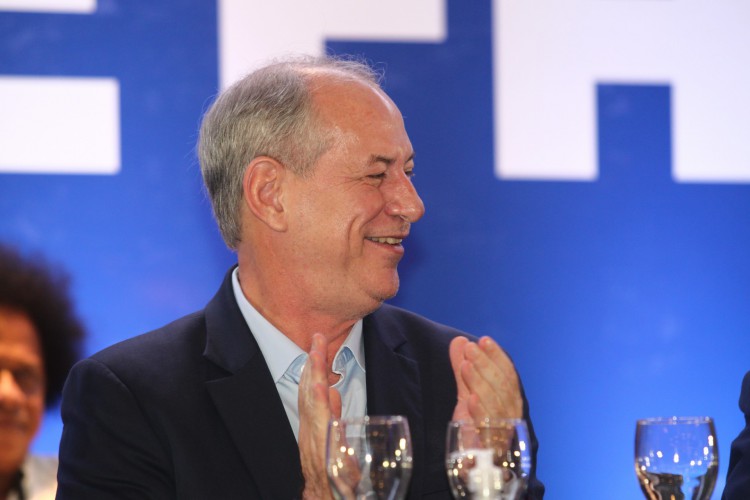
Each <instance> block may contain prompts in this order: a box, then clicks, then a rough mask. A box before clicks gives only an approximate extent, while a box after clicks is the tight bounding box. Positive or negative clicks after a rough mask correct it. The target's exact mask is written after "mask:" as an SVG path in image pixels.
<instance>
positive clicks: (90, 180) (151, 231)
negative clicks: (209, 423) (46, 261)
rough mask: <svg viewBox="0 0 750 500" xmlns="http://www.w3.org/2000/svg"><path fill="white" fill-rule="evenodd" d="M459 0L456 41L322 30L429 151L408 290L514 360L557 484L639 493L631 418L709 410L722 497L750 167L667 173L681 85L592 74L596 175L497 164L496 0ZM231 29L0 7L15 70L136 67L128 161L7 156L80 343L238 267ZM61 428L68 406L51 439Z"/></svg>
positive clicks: (210, 11) (182, 308) (158, 13)
mask: <svg viewBox="0 0 750 500" xmlns="http://www.w3.org/2000/svg"><path fill="white" fill-rule="evenodd" d="M446 9H447V14H446V15H447V22H448V24H447V28H448V31H447V38H446V40H445V41H444V42H443V43H395V42H391V43H383V42H380V43H376V42H367V43H365V42H356V41H342V40H337V41H335V42H334V41H328V43H327V47H328V49H329V50H330V51H332V52H336V53H352V54H360V55H364V56H365V57H366V58H367V59H369V60H371V61H374V62H376V63H382V65H383V66H384V67H385V69H386V80H385V88H386V90H387V91H388V92H389V94H390V95H391V96H392V97H393V99H394V100H395V101H396V103H397V104H398V105H399V107H400V108H401V110H402V112H403V114H404V116H405V120H406V125H407V130H408V131H409V133H410V136H411V139H412V142H413V144H414V146H415V149H416V151H417V176H416V178H415V183H416V185H417V188H418V190H419V192H420V194H421V196H422V198H423V200H424V202H425V205H426V207H427V212H426V215H425V217H424V218H423V219H422V221H420V222H419V223H418V224H416V225H415V226H414V228H413V231H412V236H411V237H410V238H409V241H408V246H407V252H406V257H405V259H404V261H403V263H402V264H401V268H400V269H401V276H402V289H401V291H400V292H399V295H398V296H397V297H396V298H395V299H394V300H393V301H392V302H394V303H395V304H397V305H400V306H403V307H406V308H408V309H412V310H414V311H416V312H419V313H421V314H424V315H426V316H428V317H430V318H432V319H435V320H437V321H441V322H444V323H448V324H451V325H453V326H456V327H458V328H461V329H464V330H467V331H470V332H472V333H475V334H479V335H481V334H488V335H492V336H493V337H494V338H496V339H497V340H498V341H499V342H500V343H501V344H502V345H503V346H504V347H505V348H506V350H507V351H508V352H509V353H510V354H511V356H512V357H513V358H514V360H515V362H516V364H517V367H518V369H519V372H520V373H521V376H522V379H523V382H524V384H525V387H526V392H527V395H528V397H529V400H530V402H531V411H532V417H533V420H534V424H535V427H536V430H537V434H538V436H539V440H540V444H541V447H540V451H539V457H538V474H539V477H540V478H541V479H542V481H543V482H545V483H546V485H547V488H548V497H549V498H552V499H580V498H611V499H633V498H641V497H642V494H641V493H640V491H639V488H638V485H637V482H636V479H635V474H634V469H633V438H634V430H635V420H636V419H637V418H642V417H648V416H658V415H662V416H670V415H710V416H713V417H714V418H715V419H716V422H717V429H718V439H719V447H720V451H721V463H720V481H719V484H718V485H717V491H716V493H715V494H714V498H719V496H720V492H721V489H722V487H723V482H724V476H725V474H726V466H727V463H728V458H729V444H730V442H731V440H732V439H733V438H734V436H735V435H736V434H737V433H738V432H739V430H740V429H741V427H742V424H743V420H742V416H741V414H740V413H739V411H738V409H737V403H736V401H737V398H738V392H739V387H740V382H741V378H742V375H743V374H744V372H745V371H746V370H749V369H750V356H749V355H748V354H749V353H750V335H748V331H750V307H749V304H750V300H749V299H750V263H748V259H747V258H746V257H745V256H746V254H747V251H748V248H750V224H749V223H750V185H748V184H742V183H736V184H729V183H712V184H701V183H689V184H686V183H678V182H675V181H674V180H673V177H672V174H671V168H672V154H673V153H672V137H673V132H672V130H673V123H672V116H673V110H672V109H671V102H672V93H673V91H674V89H673V88H672V86H671V85H670V84H669V82H664V83H663V84H658V85H657V84H640V85H633V84H630V85H626V84H624V83H623V84H618V83H617V82H614V83H613V82H609V83H608V84H604V83H601V82H599V84H595V85H594V86H593V93H594V95H595V99H596V110H597V111H596V119H597V136H596V144H597V155H598V169H599V174H598V178H596V179H595V180H593V181H566V182H561V181H554V180H534V181H532V180H501V179H498V178H497V177H496V176H495V174H494V171H493V161H494V160H493V158H494V154H495V145H493V127H494V126H495V125H494V124H493V67H492V65H493V58H492V29H493V27H492V16H491V9H492V5H491V3H490V2H489V1H475V2H465V1H459V0H449V1H448V2H447V4H446ZM217 40H218V35H217V5H216V4H215V2H213V1H205V0H180V1H177V0H158V1H145V0H140V1H134V0H129V1H121V0H107V1H100V2H99V4H98V8H97V11H96V12H94V13H93V14H91V15H85V16H84V15H72V14H50V13H15V12H1V11H0V76H4V75H36V76H44V75H56V76H87V77H91V76H106V77H115V78H117V79H118V80H119V84H120V92H121V96H120V106H121V108H120V109H121V122H120V126H121V136H120V137H121V139H120V140H121V149H122V157H121V169H120V172H119V173H118V174H116V175H66V174H56V175H45V174H33V175H32V174H23V173H12V174H11V173H6V174H3V173H0V214H1V217H0V239H2V240H3V241H8V242H12V243H15V244H17V245H19V246H20V247H21V248H23V249H24V250H27V251H36V250H39V251H42V252H43V253H45V254H47V255H48V256H49V257H50V258H51V259H52V260H54V261H56V262H59V263H61V264H62V265H64V266H65V267H66V268H67V269H68V270H69V271H70V273H71V274H72V275H73V277H74V290H73V291H74V294H75V299H76V301H77V304H78V306H79V310H80V312H81V316H82V317H83V319H84V320H85V322H86V324H87V326H88V329H89V330H90V333H91V335H90V337H89V339H88V342H87V352H93V351H95V350H98V349H100V348H102V347H104V346H106V345H109V344H111V343H113V342H115V341H117V340H120V339H123V338H126V337H130V336H133V335H135V334H138V333H141V332H144V331H147V330H149V329H152V328H155V327H158V326H160V325H162V324H164V323H166V322H167V321H170V320H172V319H174V318H176V317H178V316H180V315H183V314H186V313H188V312H191V311H193V310H195V309H197V308H200V307H202V306H203V305H204V304H205V302H206V301H207V300H208V299H210V297H211V296H212V295H213V293H214V292H215V290H216V288H217V287H218V285H219V283H220V281H221V279H222V277H223V274H224V272H225V270H226V269H227V268H228V266H229V265H231V264H232V263H233V262H234V257H233V255H232V254H231V253H230V252H228V251H227V250H226V249H225V248H224V246H223V244H222V242H221V239H220V237H219V235H218V231H217V229H216V228H215V224H214V223H213V221H212V218H211V214H210V207H209V203H208V202H207V200H206V198H205V195H204V194H203V191H202V188H201V181H200V174H199V171H198V167H197V162H196V159H195V154H194V143H195V139H196V135H197V128H198V125H199V120H200V117H201V114H202V112H203V110H204V109H205V107H206V104H207V103H208V102H209V101H210V98H211V97H212V96H213V95H215V93H216V91H217V88H218V85H219V81H218V79H219V77H218V74H219V73H218V64H219V61H218V47H217V46H218V42H217ZM500 70H502V68H500ZM1 113H2V110H0V114H1ZM0 120H2V117H0ZM544 146H545V145H544V143H543V142H540V143H539V144H538V145H537V147H539V148H544ZM37 147H44V144H38V145H37ZM707 168H709V169H710V166H707ZM59 432H60V424H59V419H58V417H57V409H53V410H52V411H51V412H50V414H49V416H48V418H47V420H46V422H45V429H44V431H43V433H42V435H41V436H40V438H39V439H38V440H37V443H36V444H35V448H36V449H37V450H39V451H46V452H55V451H56V449H57V440H58V439H59Z"/></svg>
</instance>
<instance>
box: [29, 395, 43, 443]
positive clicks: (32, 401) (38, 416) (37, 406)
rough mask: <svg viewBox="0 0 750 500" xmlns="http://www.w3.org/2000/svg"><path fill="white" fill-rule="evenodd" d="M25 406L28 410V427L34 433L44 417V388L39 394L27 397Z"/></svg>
mask: <svg viewBox="0 0 750 500" xmlns="http://www.w3.org/2000/svg"><path fill="white" fill-rule="evenodd" d="M27 408H28V411H29V427H30V428H31V429H32V430H33V434H36V433H37V431H38V430H39V427H40V426H41V424H42V419H43V417H44V390H42V391H41V394H40V395H34V396H31V397H29V399H28V402H27Z"/></svg>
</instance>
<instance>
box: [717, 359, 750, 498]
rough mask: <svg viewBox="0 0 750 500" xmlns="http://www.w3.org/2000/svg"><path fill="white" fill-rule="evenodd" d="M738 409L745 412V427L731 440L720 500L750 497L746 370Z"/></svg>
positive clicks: (749, 374) (749, 392) (749, 413)
mask: <svg viewBox="0 0 750 500" xmlns="http://www.w3.org/2000/svg"><path fill="white" fill-rule="evenodd" d="M740 410H742V413H744V414H745V428H744V429H742V432H740V434H739V436H737V438H736V439H735V440H734V441H733V442H732V450H731V452H730V455H729V470H728V471H727V484H726V486H725V487H724V493H723V495H722V496H721V498H722V500H747V499H748V498H750V372H747V373H746V374H745V378H744V379H743V380H742V391H741V392H740Z"/></svg>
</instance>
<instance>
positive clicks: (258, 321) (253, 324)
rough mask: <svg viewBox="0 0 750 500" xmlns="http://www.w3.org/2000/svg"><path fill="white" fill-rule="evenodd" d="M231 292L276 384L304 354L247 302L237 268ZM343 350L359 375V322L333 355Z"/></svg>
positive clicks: (362, 352)
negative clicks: (354, 361) (351, 356)
mask: <svg viewBox="0 0 750 500" xmlns="http://www.w3.org/2000/svg"><path fill="white" fill-rule="evenodd" d="M232 290H233V291H234V299H235V300H236V301H237V305H238V306H239V308H240V312H242V316H243V317H244V318H245V322H246V323H247V326H248V327H249V328H250V331H251V332H252V333H253V337H255V340H256V342H258V347H259V348H260V351H261V353H263V358H265V360H266V364H267V365H268V369H269V371H270V372H271V377H273V380H274V382H278V381H279V380H280V379H281V377H283V376H284V373H286V371H287V369H288V368H289V367H290V366H291V365H292V363H294V361H295V360H296V359H297V358H298V357H299V356H300V355H303V356H304V357H305V359H306V358H307V353H306V352H305V351H303V350H302V349H301V348H300V347H299V346H298V345H297V344H295V343H294V342H292V341H291V340H290V339H289V337H287V336H286V335H284V334H283V333H282V332H281V331H280V330H279V329H278V328H276V327H275V326H273V325H272V324H271V323H270V322H269V321H268V320H267V319H266V318H264V317H263V315H262V314H261V313H259V312H258V310H257V309H255V307H253V305H252V304H251V303H250V301H248V300H247V298H246V297H245V294H244V293H243V292H242V287H241V286H240V280H239V268H238V267H237V268H235V269H234V271H233V272H232ZM346 347H348V348H349V350H351V352H352V354H354V359H355V360H356V361H357V364H358V365H359V367H360V368H361V369H362V371H365V350H364V344H363V342H362V320H361V319H360V320H359V321H357V322H356V323H354V326H352V329H351V331H350V332H349V335H347V337H346V340H344V343H343V344H342V345H341V347H340V348H339V350H338V352H337V353H336V357H337V358H338V357H339V355H340V353H341V352H342V351H343V350H344V348H346Z"/></svg>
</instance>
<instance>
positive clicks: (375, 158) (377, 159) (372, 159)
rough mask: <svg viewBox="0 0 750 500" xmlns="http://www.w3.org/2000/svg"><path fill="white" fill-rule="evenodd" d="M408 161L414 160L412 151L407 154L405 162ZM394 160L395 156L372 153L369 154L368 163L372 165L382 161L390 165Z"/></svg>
mask: <svg viewBox="0 0 750 500" xmlns="http://www.w3.org/2000/svg"><path fill="white" fill-rule="evenodd" d="M410 161H414V153H413V152H412V154H410V155H409V157H408V158H406V162H405V163H409V162H410ZM395 162H396V159H395V158H391V157H389V156H383V155H372V156H370V161H369V162H368V164H369V165H374V164H375V163H384V164H385V165H386V166H391V165H393V164H394V163H395Z"/></svg>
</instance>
